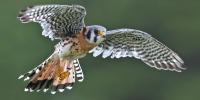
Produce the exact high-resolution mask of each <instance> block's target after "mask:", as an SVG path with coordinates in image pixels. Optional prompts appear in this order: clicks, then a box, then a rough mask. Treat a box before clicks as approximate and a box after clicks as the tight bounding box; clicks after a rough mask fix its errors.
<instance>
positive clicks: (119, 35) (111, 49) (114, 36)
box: [90, 29, 185, 72]
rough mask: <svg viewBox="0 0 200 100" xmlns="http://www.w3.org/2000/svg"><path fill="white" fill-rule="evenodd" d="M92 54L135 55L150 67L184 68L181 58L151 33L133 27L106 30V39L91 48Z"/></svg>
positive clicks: (118, 56)
mask: <svg viewBox="0 0 200 100" xmlns="http://www.w3.org/2000/svg"><path fill="white" fill-rule="evenodd" d="M90 53H93V56H95V57H96V56H98V55H100V54H102V57H103V58H106V57H108V56H111V58H120V57H135V58H138V59H141V60H142V61H143V62H144V63H146V64H147V65H149V66H151V67H155V68H157V69H163V70H171V71H178V72H181V70H184V69H185V68H183V67H182V66H183V64H184V62H183V60H182V59H181V58H180V57H179V56H178V55H177V54H176V53H175V52H173V51H172V50H171V49H169V48H168V47H167V46H165V45H164V44H162V43H161V42H159V41H158V40H156V39H155V38H153V37H151V35H149V34H147V33H145V32H142V31H139V30H134V29H117V30H112V31H108V32H107V37H106V40H105V41H104V42H103V43H101V44H100V45H98V46H97V47H95V48H94V49H92V50H91V51H90Z"/></svg>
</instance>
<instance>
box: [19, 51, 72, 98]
mask: <svg viewBox="0 0 200 100" xmlns="http://www.w3.org/2000/svg"><path fill="white" fill-rule="evenodd" d="M18 79H24V81H26V80H29V83H28V85H27V86H26V88H25V91H29V92H33V91H35V90H36V91H37V92H39V91H40V90H43V92H47V91H48V90H50V91H51V93H52V94H55V93H56V92H57V91H59V92H63V91H64V90H65V88H67V89H71V88H72V86H73V84H74V83H75V68H74V64H73V60H61V59H60V58H59V57H58V55H57V54H55V53H54V54H53V55H52V56H50V57H49V58H48V59H47V60H45V61H44V62H43V63H42V64H40V65H39V66H37V67H36V68H34V69H33V70H31V71H29V72H28V73H26V74H24V75H21V76H20V77H19V78H18Z"/></svg>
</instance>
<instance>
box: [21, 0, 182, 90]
mask: <svg viewBox="0 0 200 100" xmlns="http://www.w3.org/2000/svg"><path fill="white" fill-rule="evenodd" d="M85 16H86V10H85V8H84V7H83V6H80V5H58V4H56V5H54V4H53V5H36V6H29V7H27V8H26V9H24V10H22V11H21V12H20V13H19V16H18V18H19V20H20V21H21V22H22V23H29V22H36V23H39V24H40V25H41V27H42V29H43V31H42V35H43V36H45V37H49V38H50V39H51V40H55V39H57V40H60V41H59V42H58V44H56V45H55V50H54V52H53V53H52V55H51V56H50V57H48V58H47V59H46V60H45V61H44V62H42V63H41V64H40V65H38V66H37V67H35V68H34V69H32V70H30V71H29V72H27V73H25V74H23V75H21V76H19V78H18V79H24V81H26V80H29V82H28V85H27V86H26V88H25V91H29V92H33V91H37V92H39V91H43V92H47V91H48V90H49V91H50V92H51V93H52V94H55V93H56V92H57V91H59V92H63V91H64V90H65V89H71V88H72V85H73V84H74V83H75V80H77V81H79V82H82V81H83V80H84V75H83V71H82V68H81V66H80V63H79V60H78V59H80V58H83V57H85V56H86V54H88V53H93V56H94V57H96V56H99V55H102V57H103V58H106V57H109V56H110V57H111V58H121V57H134V58H137V59H140V60H142V61H143V62H144V63H145V64H147V65H148V66H150V67H154V68H156V69H159V70H161V69H162V70H170V71H177V72H181V71H182V70H184V69H185V68H184V67H183V64H184V62H183V60H182V59H181V58H180V57H179V56H178V55H177V54H176V53H175V52H174V51H172V50H171V49H170V48H168V47H167V46H165V45H164V44H162V43H161V42H159V41H158V40H156V39H155V38H153V37H152V36H151V35H150V34H148V33H146V32H143V31H140V30H135V29H127V28H122V29H116V30H109V31H107V30H106V28H105V27H103V26H100V25H91V26H86V25H85V23H84V18H85Z"/></svg>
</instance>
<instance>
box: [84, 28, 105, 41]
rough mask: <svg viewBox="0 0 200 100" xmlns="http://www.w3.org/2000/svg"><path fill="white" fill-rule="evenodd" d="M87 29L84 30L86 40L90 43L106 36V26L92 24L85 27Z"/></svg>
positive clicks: (101, 39)
mask: <svg viewBox="0 0 200 100" xmlns="http://www.w3.org/2000/svg"><path fill="white" fill-rule="evenodd" d="M86 29H87V31H86V32H85V37H86V40H87V41H88V42H89V43H92V44H99V43H101V42H102V41H103V40H105V37H106V28H105V27H103V26H99V25H92V26H87V27H86Z"/></svg>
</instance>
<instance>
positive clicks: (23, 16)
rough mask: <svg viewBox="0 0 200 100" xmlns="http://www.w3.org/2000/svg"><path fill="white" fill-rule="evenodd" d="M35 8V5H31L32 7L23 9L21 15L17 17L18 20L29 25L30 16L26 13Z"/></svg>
mask: <svg viewBox="0 0 200 100" xmlns="http://www.w3.org/2000/svg"><path fill="white" fill-rule="evenodd" d="M34 7H35V6H33V5H30V6H27V7H26V8H25V9H22V10H21V11H20V12H19V15H18V16H17V18H18V19H19V20H20V21H21V22H22V23H28V22H30V18H29V16H28V15H27V14H26V12H27V11H28V10H30V9H32V8H34Z"/></svg>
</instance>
